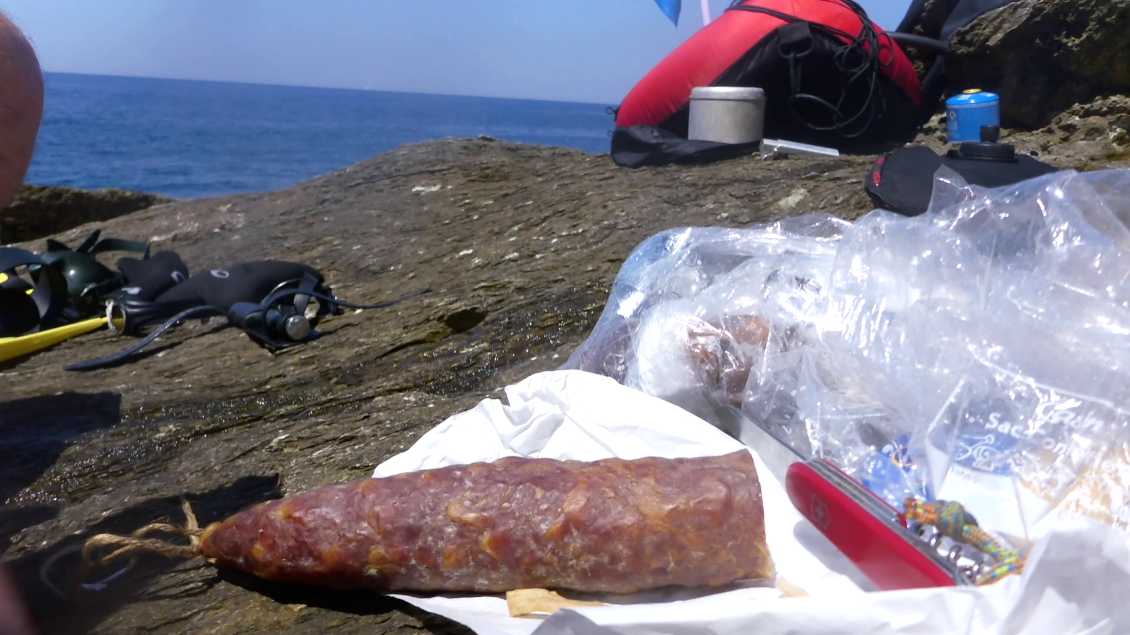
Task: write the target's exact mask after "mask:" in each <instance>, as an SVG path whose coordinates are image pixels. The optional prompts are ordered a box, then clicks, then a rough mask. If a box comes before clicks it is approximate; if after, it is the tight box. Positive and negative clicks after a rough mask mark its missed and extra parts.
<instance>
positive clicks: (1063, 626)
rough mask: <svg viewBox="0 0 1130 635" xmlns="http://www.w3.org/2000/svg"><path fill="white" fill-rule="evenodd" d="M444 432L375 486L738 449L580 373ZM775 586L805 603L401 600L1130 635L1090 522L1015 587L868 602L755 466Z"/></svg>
mask: <svg viewBox="0 0 1130 635" xmlns="http://www.w3.org/2000/svg"><path fill="white" fill-rule="evenodd" d="M506 397H507V402H508V403H507V404H504V403H502V402H501V401H499V400H494V399H489V400H485V401H483V402H481V403H480V404H479V405H478V406H476V407H475V408H473V409H471V410H469V411H466V412H463V413H459V414H457V415H454V416H452V417H450V418H449V419H447V420H446V421H445V422H443V423H442V424H440V425H439V426H438V427H436V428H435V429H433V430H431V431H430V432H428V433H427V434H425V435H424V436H423V437H422V438H421V439H420V440H419V441H418V442H417V443H416V444H415V445H414V446H413V447H412V448H410V449H409V450H407V451H406V452H404V453H402V454H400V455H397V456H395V457H393V458H391V459H389V460H388V461H386V462H385V463H383V464H381V465H380V466H378V467H377V469H376V471H375V472H374V476H377V477H380V476H388V475H391V474H397V473H401V472H406V471H411V470H419V469H427V468H435V467H441V466H444V465H452V464H466V463H471V462H475V461H491V460H495V459H498V458H501V457H504V456H526V457H550V458H559V459H579V460H595V459H601V458H608V457H613V456H615V457H620V458H625V459H631V458H638V457H642V456H663V457H689V456H710V455H719V454H725V453H728V452H732V451H734V450H735V449H739V448H741V447H743V446H741V445H740V444H739V443H738V442H737V441H735V440H734V439H732V438H731V437H729V436H727V435H726V434H724V433H722V432H721V431H720V430H718V429H717V428H715V427H714V426H712V425H711V424H709V423H707V422H706V421H703V420H701V419H698V418H697V417H695V416H693V415H691V414H689V413H688V412H686V411H685V410H682V409H681V408H678V407H676V406H674V405H672V404H670V403H667V402H665V401H663V400H661V399H658V398H655V397H651V396H648V395H645V394H643V393H641V392H639V391H636V390H634V389H631V388H627V387H624V386H622V385H620V384H618V383H617V382H615V381H613V380H612V379H609V378H606V377H602V376H598V375H595V374H590V373H587V372H582V371H576V370H565V371H553V372H548V373H540V374H537V375H533V376H531V377H529V378H527V379H526V380H524V381H522V382H520V383H519V384H517V385H514V386H510V387H508V388H507V390H506ZM754 460H755V463H756V464H757V468H758V476H759V479H760V481H761V486H762V491H763V495H764V501H765V520H766V534H767V540H768V544H769V549H770V552H771V553H772V555H773V558H774V563H775V565H776V567H777V570H778V574H779V575H780V576H781V577H782V578H784V579H786V580H788V581H789V582H790V583H792V584H794V585H796V586H799V587H801V588H802V589H804V590H805V591H807V592H808V593H809V594H810V597H805V598H784V597H783V594H782V593H781V592H780V591H779V590H778V589H777V588H775V587H774V586H773V585H772V583H770V582H768V581H750V582H748V583H743V584H737V585H734V586H733V587H729V588H726V589H719V590H703V589H684V590H674V591H661V592H653V593H641V594H635V595H631V596H598V597H596V598H595V599H599V600H602V601H605V602H609V603H611V604H612V606H604V607H596V608H585V609H569V610H562V611H559V612H558V613H556V614H555V615H553V616H551V617H550V618H548V619H544V620H543V619H537V618H511V617H510V616H509V613H508V610H507V606H506V601H505V599H504V598H503V597H501V596H470V597H468V596H460V597H449V596H423V595H404V594H398V595H396V596H395V597H398V598H401V599H403V600H405V601H407V602H409V603H411V604H413V605H416V606H418V607H420V608H422V609H424V610H427V611H430V612H432V613H436V614H439V615H443V616H445V617H447V618H449V619H452V620H455V621H457V622H460V623H462V624H465V625H467V626H468V627H470V628H471V629H472V630H474V631H475V632H477V633H479V634H480V635H529V634H530V633H535V632H536V633H537V635H589V634H592V635H598V634H601V635H608V634H611V633H620V634H623V635H645V634H646V635H656V634H659V633H671V634H673V635H674V634H679V635H690V634H696V633H701V634H703V635H731V634H732V635H738V634H746V633H758V634H759V635H778V634H780V635H784V634H786V633H789V634H795V633H811V634H813V635H831V634H841V633H842V634H845V635H846V634H848V633H851V634H853V635H855V634H859V633H871V634H888V633H889V634H900V635H901V634H908V635H909V634H916V635H932V634H934V633H937V634H942V633H946V634H950V633H968V634H970V635H980V634H989V633H993V634H1001V635H1004V634H1009V635H1021V634H1027V633H1033V634H1034V633H1053V632H1054V633H1064V634H1073V633H1078V634H1083V633H1087V634H1095V633H1122V632H1128V631H1130V603H1127V602H1125V601H1124V598H1125V597H1126V596H1127V594H1130V544H1128V543H1127V540H1126V538H1125V537H1123V536H1122V535H1121V534H1118V533H1116V532H1114V531H1113V530H1111V529H1110V528H1108V527H1106V526H1104V525H1101V524H1097V523H1094V522H1093V521H1084V520H1078V521H1074V522H1072V523H1068V524H1065V525H1063V526H1061V527H1057V528H1055V529H1053V530H1052V531H1051V532H1050V533H1049V534H1048V537H1047V538H1045V539H1044V541H1043V542H1041V543H1040V544H1039V545H1037V547H1036V549H1035V550H1034V552H1033V554H1032V560H1031V564H1030V566H1029V569H1028V571H1027V572H1026V574H1025V576H1024V578H1023V579H1021V578H1011V579H1008V580H1005V581H1003V582H1001V583H999V584H997V585H994V586H991V587H980V588H961V589H959V588H948V589H929V590H923V591H912V592H874V591H872V592H866V591H869V590H871V587H870V585H869V584H868V583H867V582H866V581H865V580H863V579H862V578H861V577H860V576H859V573H858V571H857V570H855V568H854V567H853V566H852V565H851V564H850V563H849V562H847V561H846V560H845V559H844V558H843V556H842V555H841V554H840V553H839V552H838V551H836V550H835V549H834V547H832V546H831V544H830V543H828V542H827V541H826V540H825V539H824V538H823V536H821V535H820V534H819V533H818V532H816V530H815V528H814V527H813V526H812V525H811V524H810V523H808V522H807V521H806V520H804V519H803V518H802V517H801V516H800V515H799V514H798V513H797V512H796V510H795V509H794V508H793V507H792V505H791V504H790V503H789V501H788V498H787V497H786V494H785V491H784V488H783V487H782V486H781V484H780V483H779V482H777V481H776V480H775V479H774V478H773V476H772V475H771V474H770V473H769V471H768V469H767V468H765V466H764V464H763V463H762V462H761V461H760V459H759V458H758V457H757V456H756V455H754Z"/></svg>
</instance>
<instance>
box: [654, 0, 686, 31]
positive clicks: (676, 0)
mask: <svg viewBox="0 0 1130 635" xmlns="http://www.w3.org/2000/svg"><path fill="white" fill-rule="evenodd" d="M655 4H658V5H659V10H660V11H662V12H663V15H665V16H667V17H668V18H670V19H671V21H672V22H674V23H675V26H678V25H679V12H680V11H682V9H683V0H655Z"/></svg>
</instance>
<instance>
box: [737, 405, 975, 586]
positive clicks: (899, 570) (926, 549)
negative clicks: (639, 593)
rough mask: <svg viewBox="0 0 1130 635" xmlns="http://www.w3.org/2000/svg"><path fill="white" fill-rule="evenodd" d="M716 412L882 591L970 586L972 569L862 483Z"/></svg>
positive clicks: (739, 418)
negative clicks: (927, 536)
mask: <svg viewBox="0 0 1130 635" xmlns="http://www.w3.org/2000/svg"><path fill="white" fill-rule="evenodd" d="M720 414H722V415H723V416H724V418H725V419H726V424H727V425H728V426H729V431H730V432H731V433H736V436H738V438H739V439H740V440H741V441H742V442H743V443H745V444H746V445H748V446H749V447H750V448H752V449H753V450H754V452H756V453H757V455H758V456H759V457H761V459H762V461H764V462H765V464H766V465H767V466H768V467H769V470H770V471H771V472H773V473H774V475H775V476H776V477H777V478H778V479H779V480H780V481H781V482H782V483H784V485H785V490H786V491H787V492H788V495H789V500H791V501H792V503H793V505H794V506H796V508H797V510H799V511H800V513H801V515H803V516H804V517H805V518H807V519H808V520H809V521H810V522H811V523H812V524H813V525H815V526H816V528H817V529H818V530H819V531H820V533H822V534H824V535H825V536H826V537H827V538H828V539H829V540H830V541H831V542H832V544H834V545H835V546H836V548H837V549H839V550H840V551H841V552H843V554H844V555H845V556H847V557H848V559H850V560H851V561H852V562H853V563H855V565H856V566H857V567H858V568H859V570H860V572H862V573H863V574H864V575H865V576H867V578H868V579H870V580H871V581H872V582H874V583H875V585H876V586H877V587H878V588H879V589H881V590H884V591H893V590H898V589H918V588H926V587H940V586H963V585H969V584H972V582H971V580H970V573H969V570H967V569H966V568H964V567H961V566H959V565H958V557H959V554H960V551H959V550H958V551H954V550H952V549H951V550H950V552H949V553H948V554H943V552H942V551H941V550H940V549H939V548H938V544H939V542H938V541H939V540H940V537H935V538H934V540H933V541H931V540H929V539H926V538H924V537H923V536H921V535H919V534H918V533H917V532H916V531H915V530H912V529H910V528H908V526H907V522H906V517H905V516H903V514H901V513H899V511H898V510H896V509H895V508H894V507H891V506H890V504H888V503H887V502H886V501H885V500H883V499H882V498H880V497H879V496H878V495H876V494H875V493H873V492H872V491H871V490H869V489H867V488H866V487H864V486H863V484H862V483H860V482H859V481H856V480H855V479H853V478H851V477H850V476H848V475H847V474H845V473H844V472H843V471H842V470H840V469H839V468H837V467H836V466H835V465H833V464H832V463H830V462H828V461H826V460H824V459H808V458H805V457H804V456H802V455H801V454H800V453H799V452H797V451H796V450H795V449H794V448H793V447H792V446H791V445H789V444H788V443H786V442H784V441H782V440H781V439H780V438H778V437H777V435H775V434H773V432H772V431H770V430H767V429H765V428H764V427H762V426H760V425H758V424H757V423H756V422H754V421H752V420H750V419H749V418H747V417H745V415H744V414H742V413H741V412H740V411H738V410H737V409H734V408H730V409H728V412H723V413H720ZM734 428H737V429H736V430H735V429H734ZM947 540H948V539H947Z"/></svg>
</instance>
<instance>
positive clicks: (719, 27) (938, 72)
mask: <svg viewBox="0 0 1130 635" xmlns="http://www.w3.org/2000/svg"><path fill="white" fill-rule="evenodd" d="M1010 1H1012V0H959V2H958V3H957V4H958V8H959V9H960V8H961V5H962V4H971V5H977V9H978V11H979V12H983V11H984V10H987V9H985V8H984V7H985V6H990V8H992V7H995V6H1002V5H1004V4H1007V3H1008V2H1010ZM922 8H923V7H922V2H921V1H916V2H914V3H913V4H912V6H911V9H910V11H909V12H908V14H907V18H906V19H904V21H903V22H904V25H905V26H908V27H909V28H908V29H907V31H909V30H910V29H911V28H913V25H914V23H915V20H916V17H917V16H918V15H920V14H921V12H922ZM954 13H960V11H955V12H954ZM956 17H961V16H956ZM904 25H900V29H901V26H904ZM900 44H901V46H913V47H918V48H921V49H924V50H926V51H928V52H930V53H932V54H934V55H936V56H937V63H935V64H934V66H933V68H932V69H931V70H932V73H933V74H932V75H931V74H929V73H928V74H927V76H926V79H927V80H928V81H929V82H930V85H929V86H926V87H925V93H926V94H925V97H924V86H923V84H922V83H921V82H920V80H919V77H918V74H917V72H916V71H915V68H914V65H913V64H912V63H911V61H910V59H909V58H908V57H907V56H906V54H905V53H904V51H903V49H902V48H901V47H900ZM945 51H946V45H945V43H944V40H935V39H930V38H925V37H920V36H915V35H912V34H910V33H904V32H899V33H886V32H884V31H883V30H882V29H881V28H879V26H877V25H876V24H874V23H873V22H872V21H871V20H870V19H869V18H868V17H867V13H866V12H865V11H864V10H863V8H862V7H860V6H859V5H858V4H857V3H856V2H854V1H853V0H735V1H734V3H733V4H732V5H731V6H730V7H728V8H727V10H726V11H725V13H724V14H723V15H722V16H721V17H720V18H718V19H717V20H715V21H714V22H712V23H710V24H709V25H707V26H705V27H703V29H702V30H701V31H699V32H698V33H696V34H695V35H694V36H692V37H691V38H690V39H688V40H687V41H686V42H684V43H683V44H682V45H681V46H679V48H677V49H676V50H675V51H673V52H672V53H671V54H670V55H668V56H667V57H666V58H665V59H664V60H663V61H662V62H660V63H659V65H658V66H656V67H655V68H654V69H652V71H651V72H649V73H648V74H647V75H646V76H645V77H644V78H643V79H642V80H641V81H640V82H639V83H638V84H637V85H636V86H635V88H633V89H632V91H631V92H630V93H629V94H628V96H627V97H626V98H625V99H624V101H623V102H622V103H621V104H620V106H619V108H617V109H616V110H615V114H616V130H615V131H614V133H613V137H612V158H613V160H615V161H616V163H617V164H619V165H624V166H629V167H637V166H641V165H662V164H666V163H675V162H699V161H712V160H717V159H721V158H726V157H728V156H741V155H745V154H749V153H750V152H751V151H754V150H755V149H756V146H757V144H756V143H755V144H738V145H728V144H718V143H712V142H706V141H688V140H687V138H686V137H687V128H688V123H689V110H690V94H691V89H692V88H695V87H698V86H750V87H758V88H761V89H762V90H764V91H765V96H766V112H765V136H766V137H770V138H777V139H787V140H790V141H798V142H802V143H810V144H816V145H822V146H827V147H832V148H836V149H838V150H840V151H843V152H865V153H873V152H881V151H884V150H887V149H890V148H891V147H894V146H897V145H901V144H903V143H905V142H907V141H909V140H911V139H913V138H914V136H915V134H916V133H917V130H918V128H919V126H920V125H921V123H922V122H923V121H924V120H925V119H926V118H927V117H929V116H930V115H931V114H933V113H934V112H935V111H936V109H937V107H938V102H939V100H940V98H941V96H942V89H944V75H943V72H942V69H941V59H942V56H943V55H944V54H945Z"/></svg>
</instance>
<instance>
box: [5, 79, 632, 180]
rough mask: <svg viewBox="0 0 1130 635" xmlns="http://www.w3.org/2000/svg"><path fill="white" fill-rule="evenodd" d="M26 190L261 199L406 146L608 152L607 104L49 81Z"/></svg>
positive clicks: (117, 81) (168, 82) (186, 83)
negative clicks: (444, 141)
mask: <svg viewBox="0 0 1130 635" xmlns="http://www.w3.org/2000/svg"><path fill="white" fill-rule="evenodd" d="M46 84H47V96H46V105H45V107H44V111H45V112H44V120H43V125H42V126H41V128H40V133H39V142H38V148H37V150H36V155H35V158H34V159H33V160H32V165H31V168H30V169H29V170H28V176H27V182H29V183H36V184H42V185H68V186H72V187H81V188H87V189H97V188H102V187H121V188H126V189H131V190H141V191H145V192H155V193H158V194H164V195H166V196H172V197H178V198H198V197H207V196H216V195H221V194H235V193H243V192H261V191H267V190H274V189H278V188H283V187H287V186H290V185H293V184H295V183H298V182H299V181H303V180H306V179H309V178H312V177H314V176H317V175H319V174H325V173H328V172H333V171H334V170H338V169H340V168H344V167H346V166H349V165H352V164H354V163H356V162H358V161H362V160H365V159H369V158H372V157H374V156H376V155H378V154H381V153H382V152H387V151H389V150H393V149H395V148H396V147H398V146H400V145H402V144H405V143H414V142H419V141H427V140H429V139H441V138H445V137H477V136H479V135H489V136H491V137H495V138H498V139H505V140H508V141H517V142H520V143H531V144H541V145H554V146H565V147H572V148H579V149H581V150H585V151H587V152H591V153H594V154H595V153H602V152H607V151H608V148H609V143H610V141H611V140H610V138H609V133H610V131H611V130H612V128H613V127H614V123H613V118H612V116H611V115H609V114H608V113H607V108H608V105H607V104H599V105H598V104H580V103H563V102H550V101H528V100H517V99H492V98H483V97H456V96H449V95H423V94H413V93H392V92H381V91H369V90H339V89H327V88H299V87H290V86H267V85H260V84H234V83H220V82H199V81H182V80H166V79H142V78H127V77H104V76H96V75H72V74H62V73H48V74H47V75H46Z"/></svg>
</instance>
